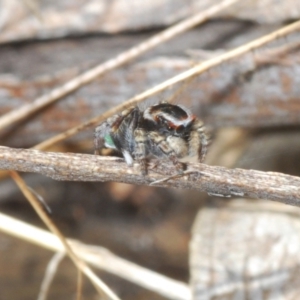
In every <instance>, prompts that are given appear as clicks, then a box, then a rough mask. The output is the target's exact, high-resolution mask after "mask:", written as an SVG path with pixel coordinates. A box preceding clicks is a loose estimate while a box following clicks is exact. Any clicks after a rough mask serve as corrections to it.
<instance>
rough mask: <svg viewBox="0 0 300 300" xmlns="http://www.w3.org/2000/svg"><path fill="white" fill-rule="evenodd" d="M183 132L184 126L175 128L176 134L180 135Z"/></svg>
mask: <svg viewBox="0 0 300 300" xmlns="http://www.w3.org/2000/svg"><path fill="white" fill-rule="evenodd" d="M183 131H184V126H183V125H180V126H177V127H176V133H182V132H183Z"/></svg>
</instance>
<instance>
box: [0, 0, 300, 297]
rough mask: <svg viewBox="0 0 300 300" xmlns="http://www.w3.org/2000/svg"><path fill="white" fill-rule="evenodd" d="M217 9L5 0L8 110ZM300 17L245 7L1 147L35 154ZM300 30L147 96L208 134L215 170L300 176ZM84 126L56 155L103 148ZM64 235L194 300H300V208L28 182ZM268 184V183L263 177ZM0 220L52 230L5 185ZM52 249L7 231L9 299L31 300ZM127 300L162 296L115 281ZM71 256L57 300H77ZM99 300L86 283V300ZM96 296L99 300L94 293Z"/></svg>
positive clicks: (0, 20)
mask: <svg viewBox="0 0 300 300" xmlns="http://www.w3.org/2000/svg"><path fill="white" fill-rule="evenodd" d="M218 3H219V1H213V0H203V1H196V0H190V1H183V0H163V1H161V0H160V1H157V0H152V1H125V0H115V1H105V0H88V1H81V0H73V1H68V0H63V1H47V0H40V1H38V0H36V1H34V0H22V1H20V0H0V115H1V116H2V115H4V114H5V113H7V112H9V111H11V110H14V109H16V108H18V107H21V106H22V105H24V104H27V103H30V102H32V101H33V100H34V99H36V98H38V97H39V96H41V95H43V94H47V93H48V92H50V91H51V90H52V89H53V88H55V87H58V86H61V85H62V84H64V83H65V82H67V81H69V80H70V79H72V78H73V77H75V76H77V75H79V74H81V73H83V72H84V71H86V70H89V69H90V68H92V67H94V66H96V65H97V64H99V63H101V62H104V61H106V60H108V59H110V58H113V57H114V56H116V55H117V54H119V53H121V52H123V51H125V50H127V49H129V48H130V47H132V46H134V45H136V44H138V43H140V42H142V41H144V40H146V39H147V38H149V37H151V36H152V35H154V34H156V33H158V32H160V31H161V30H163V29H165V28H167V27H169V26H171V25H173V24H175V23H176V22H178V21H180V20H182V19H184V18H188V17H189V16H192V15H193V14H194V13H196V12H198V11H201V10H205V9H207V8H209V7H211V6H212V5H214V4H218ZM299 16H300V3H299V1H297V0H287V1H281V2H280V1H276V0H263V1H254V0H244V1H238V2H237V3H236V4H234V5H232V6H231V7H230V8H227V9H225V10H223V11H222V12H220V13H218V14H217V15H216V16H215V17H214V18H212V19H210V20H209V21H207V22H206V23H204V24H202V25H201V26H198V27H197V28H194V29H192V30H190V31H188V32H186V33H184V34H182V35H180V36H177V37H175V38H174V39H172V40H171V41H168V42H165V43H162V44H161V45H160V46H158V47H156V48H155V49H153V50H151V51H149V52H148V53H146V54H144V55H142V56H141V57H139V58H138V59H135V60H134V61H133V62H131V63H129V64H127V65H125V66H124V67H121V68H118V69H116V70H113V71H111V72H109V73H107V74H105V75H104V76H102V77H100V78H98V79H96V80H94V81H93V82H91V83H89V84H87V85H85V86H83V87H81V88H80V89H78V90H77V91H75V92H73V93H71V94H69V95H67V96H66V97H64V98H62V99H61V100H59V101H58V102H56V103H55V104H52V105H50V106H47V107H46V108H44V109H42V110H40V111H38V112H37V113H35V114H34V115H31V116H30V117H29V118H27V119H26V120H23V121H21V122H18V123H16V124H13V125H10V126H9V127H7V128H4V129H2V130H1V131H0V141H1V142H0V144H1V145H4V146H9V147H16V148H29V147H33V146H34V145H36V144H38V143H40V142H42V141H44V140H46V139H48V138H50V137H52V136H54V135H56V134H59V133H61V132H64V131H66V130H67V129H69V128H71V127H74V126H76V125H78V124H80V123H82V122H84V121H87V120H89V119H90V118H92V117H95V116H97V115H100V114H102V113H104V112H105V111H106V110H108V109H109V108H111V107H113V106H115V105H117V104H120V103H122V102H124V101H126V100H127V99H129V98H131V97H133V96H135V95H137V94H139V93H141V92H143V91H144V90H146V89H148V88H150V87H153V86H155V85H156V84H159V83H161V82H163V81H164V80H166V79H168V78H170V77H172V76H175V75H176V74H178V73H180V72H183V71H185V70H187V69H188V68H190V67H192V66H194V65H195V64H196V63H199V62H201V61H205V60H207V59H209V58H212V57H214V56H216V55H219V54H221V53H223V52H225V51H227V50H229V49H233V48H235V47H238V46H241V45H243V44H246V43H247V42H249V41H251V40H253V39H256V38H258V37H261V36H263V35H266V34H268V33H270V32H272V31H274V30H276V29H279V28H281V27H282V26H284V25H286V24H288V23H291V22H293V21H295V20H297V19H299ZM299 51H300V32H292V33H291V34H289V35H288V36H286V37H285V38H282V39H276V40H275V41H274V42H272V43H269V44H267V45H266V46H264V47H262V48H260V49H257V50H254V51H251V52H249V53H247V54H245V55H243V56H240V57H238V58H235V59H232V60H231V61H229V62H224V63H222V64H220V65H219V66H217V67H215V68H213V69H210V70H209V71H208V72H205V73H204V74H202V75H200V76H197V77H194V78H192V79H189V80H188V81H187V82H185V83H183V84H182V83H181V84H177V85H174V86H173V87H171V88H169V89H168V90H167V91H164V92H162V93H159V94H157V95H156V96H154V97H152V98H151V99H148V100H147V101H148V102H147V103H155V102H157V101H161V100H164V99H168V100H171V101H174V102H175V103H180V104H183V105H185V106H187V107H189V108H191V110H192V111H193V113H194V114H196V115H197V117H199V118H201V119H202V120H203V121H204V122H205V124H206V126H207V128H208V130H209V131H210V132H211V135H212V144H211V146H210V151H209V154H208V156H207V159H206V162H205V163H207V164H211V165H221V166H226V167H230V168H234V167H239V168H248V169H257V170H263V171H276V172H282V173H286V174H291V175H295V176H300V163H299V162H300V133H299V125H300V65H299V63H300V52H299ZM93 130H94V128H88V129H87V130H85V131H82V132H80V133H79V134H77V135H75V136H74V137H72V138H70V139H67V140H65V141H63V142H62V143H60V144H58V145H56V146H55V147H52V148H51V149H49V151H60V152H67V151H68V152H79V153H90V154H92V153H93ZM22 176H23V178H24V179H25V180H26V182H27V184H28V185H29V186H31V187H32V188H33V189H34V190H36V191H37V192H38V193H39V194H40V195H42V197H43V198H44V199H45V201H46V202H47V204H48V205H49V206H50V207H51V209H52V218H53V220H54V222H55V223H56V224H57V226H58V227H59V228H60V229H61V230H62V232H63V233H64V234H65V235H66V236H67V237H71V238H74V239H78V240H80V241H82V242H84V243H88V244H95V245H101V246H103V247H107V248H108V249H109V250H111V251H112V252H114V253H115V254H118V255H120V256H121V257H123V258H126V259H128V260H131V261H134V262H135V263H138V264H140V265H142V266H144V267H147V268H150V269H152V270H155V271H157V272H160V273H162V274H165V275H167V276H169V277H172V278H174V279H178V280H181V281H184V282H187V283H189V284H190V286H191V290H192V295H193V299H196V300H198V299H214V300H215V299H217V300H219V299H235V300H242V299H253V300H256V299H297V295H298V294H299V293H300V290H299V284H298V282H299V279H300V270H299V264H300V237H299V232H300V231H299V229H300V221H299V218H298V217H299V214H300V212H299V209H298V208H296V207H291V206H286V205H282V204H279V203H276V202H271V201H264V200H253V199H228V198H214V197H210V196H208V195H206V194H205V193H201V192H198V191H181V190H174V189H161V188H154V187H146V186H133V185H125V184H121V183H114V182H110V183H92V182H56V181H53V180H51V179H49V178H46V177H43V176H41V175H39V174H23V175H22ZM258 184H259V182H258ZM0 211H1V212H3V213H6V214H8V215H11V216H14V217H16V218H19V219H21V220H23V221H26V222H28V223H30V224H34V225H37V226H40V227H43V228H44V225H43V224H42V222H41V221H40V220H39V218H38V217H37V216H36V214H35V212H34V211H33V209H32V208H31V206H30V205H29V203H28V202H27V201H26V200H25V198H24V197H23V196H22V194H21V192H20V191H19V190H18V188H17V187H16V185H15V183H14V182H13V181H12V180H11V179H10V178H7V177H5V176H4V175H3V176H1V182H0ZM52 255H53V254H52V253H51V252H50V251H48V250H45V249H42V248H39V247H38V246H35V245H31V244H29V243H27V242H24V241H22V240H18V239H16V238H14V237H10V236H8V235H6V234H4V233H1V232H0V300H2V299H24V300H26V299H35V298H36V297H37V295H38V292H39V289H40V285H41V282H42V279H43V277H44V273H45V269H46V267H47V264H48V262H49V260H50V259H51V257H52ZM97 273H98V274H99V275H100V277H101V278H102V279H103V280H104V281H105V282H106V283H107V284H108V285H109V286H110V287H111V288H112V289H113V290H114V291H115V292H116V293H117V294H118V295H119V296H120V298H121V299H124V300H125V299H132V300H140V299H151V300H156V299H157V300H158V299H159V300H160V299H165V298H163V297H162V296H159V295H157V294H155V293H154V292H151V291H148V290H145V289H143V288H141V287H139V286H137V285H134V284H132V283H129V282H127V281H125V280H123V279H120V278H118V277H116V276H113V275H110V274H107V273H105V272H99V271H97ZM76 278H77V273H76V269H75V267H74V266H73V264H72V263H71V262H70V261H69V260H68V259H65V260H64V261H63V262H62V264H61V266H60V267H59V269H58V272H57V274H56V277H55V280H54V282H53V284H52V285H51V288H50V292H49V297H48V299H74V298H75V295H76V280H77V279H76ZM97 297H98V296H97V294H96V292H95V290H94V288H93V287H92V285H91V284H90V283H89V282H88V280H85V281H84V289H83V295H82V298H83V299H96V298H97ZM97 299H98V298H97Z"/></svg>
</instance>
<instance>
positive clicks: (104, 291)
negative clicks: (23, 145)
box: [11, 171, 120, 300]
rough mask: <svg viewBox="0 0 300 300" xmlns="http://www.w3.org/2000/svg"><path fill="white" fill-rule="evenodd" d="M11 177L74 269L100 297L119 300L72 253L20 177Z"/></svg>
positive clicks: (15, 173) (14, 174)
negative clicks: (91, 285)
mask: <svg viewBox="0 0 300 300" xmlns="http://www.w3.org/2000/svg"><path fill="white" fill-rule="evenodd" d="M11 177H12V178H13V179H14V181H15V182H16V184H17V185H18V187H19V188H20V190H21V191H22V193H23V194H24V196H25V197H26V198H27V200H28V201H29V202H30V204H31V205H32V207H33V208H34V210H35V211H36V213H37V214H38V216H39V217H40V218H41V219H42V221H43V222H44V223H45V224H46V225H47V227H48V228H49V229H50V230H51V231H52V232H53V233H54V234H55V235H56V236H57V237H58V238H59V239H60V242H61V243H62V245H63V247H64V250H65V251H66V253H67V254H68V256H69V257H70V258H71V260H72V261H73V262H74V264H75V265H76V267H77V268H78V269H79V270H81V271H82V273H84V274H85V275H86V276H87V277H88V278H89V279H90V280H91V282H92V284H93V285H94V287H95V288H96V290H97V291H98V292H99V294H100V295H103V296H105V297H106V298H107V299H111V300H120V299H119V297H117V295H115V294H114V292H113V291H112V290H111V289H110V288H109V287H108V286H107V285H106V284H105V283H104V282H102V281H101V280H100V279H99V278H98V277H97V276H96V275H95V273H94V272H93V271H92V270H91V269H90V268H89V267H88V266H87V265H86V264H85V263H84V261H82V260H81V259H80V258H79V257H78V256H77V255H76V253H75V252H74V251H73V249H72V247H71V246H70V245H69V243H68V242H67V240H66V239H65V237H64V235H63V234H62V233H61V232H60V230H59V229H58V228H57V227H56V226H55V224H54V223H53V222H52V220H51V219H50V218H49V216H48V215H47V213H46V212H45V210H44V209H43V207H41V205H40V202H39V200H38V199H37V198H36V197H35V196H34V195H33V194H32V192H31V191H30V190H29V189H28V187H27V185H26V183H25V182H24V181H23V179H22V178H21V177H20V175H19V174H18V173H17V172H14V171H12V172H11Z"/></svg>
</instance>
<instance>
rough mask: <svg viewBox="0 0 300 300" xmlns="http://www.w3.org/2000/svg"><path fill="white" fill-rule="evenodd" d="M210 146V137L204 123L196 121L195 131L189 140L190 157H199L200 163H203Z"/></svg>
mask: <svg viewBox="0 0 300 300" xmlns="http://www.w3.org/2000/svg"><path fill="white" fill-rule="evenodd" d="M208 144H209V137H208V135H207V134H206V132H205V127H204V124H203V122H202V121H200V120H196V122H195V123H194V124H193V130H192V132H191V134H190V140H189V155H190V156H197V157H198V160H199V162H203V160H204V158H205V156H206V153H207V148H208Z"/></svg>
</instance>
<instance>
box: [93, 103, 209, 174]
mask: <svg viewBox="0 0 300 300" xmlns="http://www.w3.org/2000/svg"><path fill="white" fill-rule="evenodd" d="M94 144H95V153H98V151H99V150H100V149H103V148H110V149H113V150H114V151H116V152H117V153H120V154H122V155H123V157H124V159H125V161H126V163H127V164H128V165H129V166H132V165H133V162H134V161H136V162H138V163H139V165H140V169H141V172H142V174H143V175H146V174H147V160H148V159H150V158H157V159H165V160H169V161H171V162H172V163H173V164H174V166H175V167H176V169H177V171H178V173H182V172H183V170H184V164H183V163H181V162H180V161H179V159H181V158H185V157H197V159H198V161H199V162H202V161H203V160H204V157H205V154H206V151H207V146H208V137H207V135H206V133H205V128H204V126H203V122H202V121H200V120H199V119H197V118H196V117H195V116H194V115H193V114H192V113H191V112H190V110H188V109H187V108H185V107H183V106H181V105H174V104H170V103H167V102H162V103H158V104H156V105H153V106H150V107H148V108H146V109H145V110H141V109H140V108H139V107H137V106H134V107H131V108H129V109H126V110H124V111H122V112H121V113H120V114H116V115H114V116H112V117H111V118H109V119H107V120H106V121H105V122H103V123H101V124H100V125H98V126H97V127H96V129H95V139H94Z"/></svg>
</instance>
